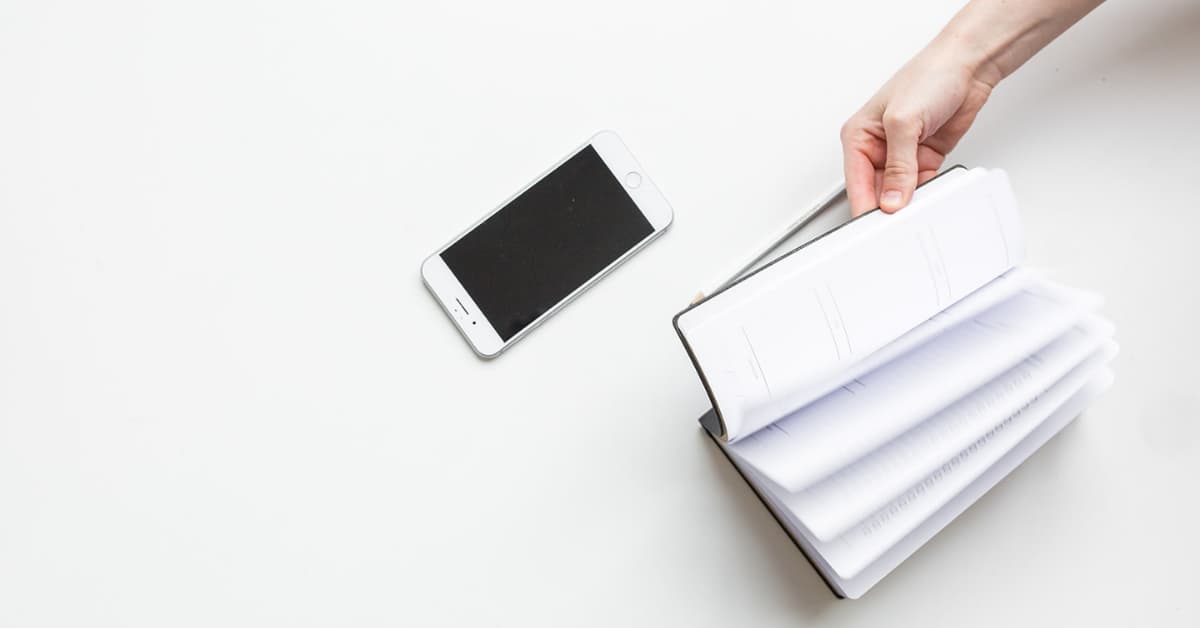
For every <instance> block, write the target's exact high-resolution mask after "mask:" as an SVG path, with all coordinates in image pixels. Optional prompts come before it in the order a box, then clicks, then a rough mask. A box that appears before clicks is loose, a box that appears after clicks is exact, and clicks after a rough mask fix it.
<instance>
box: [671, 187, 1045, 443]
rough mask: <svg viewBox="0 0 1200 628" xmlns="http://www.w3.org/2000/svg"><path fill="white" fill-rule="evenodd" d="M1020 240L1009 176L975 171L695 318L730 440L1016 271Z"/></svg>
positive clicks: (754, 281)
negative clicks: (952, 304)
mask: <svg viewBox="0 0 1200 628" xmlns="http://www.w3.org/2000/svg"><path fill="white" fill-rule="evenodd" d="M997 208H999V209H997ZM997 212H999V213H997ZM996 216H999V217H1000V219H1001V224H1000V226H999V227H997V223H996ZM1019 233H1020V221H1019V217H1018V216H1017V212H1016V205H1015V201H1014V200H1013V199H1012V194H1011V190H1010V189H1009V188H1008V183H1007V177H1006V176H1005V175H1004V173H1003V172H1001V171H985V170H973V171H971V172H969V173H968V174H965V175H962V176H960V177H958V178H957V179H954V180H952V181H950V182H949V183H946V184H945V185H944V186H942V187H940V188H933V189H930V190H925V191H924V194H923V195H922V197H921V198H920V199H918V200H916V201H914V203H913V204H912V205H911V206H910V207H908V208H906V209H905V210H904V211H903V212H899V213H897V214H894V215H886V214H883V213H882V212H876V213H872V214H868V215H866V216H863V217H861V218H859V219H858V220H856V221H854V222H852V223H850V224H848V225H846V226H845V227H843V228H842V229H841V230H839V231H837V232H835V233H833V234H831V235H829V236H827V237H825V238H822V239H820V240H818V241H817V242H815V243H813V244H812V245H809V246H808V247H805V248H804V249H801V250H800V251H798V252H796V253H795V254H793V255H791V256H789V257H786V258H784V259H783V260H781V261H780V262H779V263H777V264H776V265H774V266H772V267H771V268H768V269H766V270H764V271H763V272H761V273H759V274H757V275H754V276H752V277H750V278H748V279H746V280H745V281H743V282H742V283H739V284H737V285H735V286H733V287H731V288H730V289H728V290H726V291H725V292H723V293H720V294H717V295H715V296H714V297H713V298H712V299H711V300H710V301H707V302H704V303H701V304H700V305H699V306H697V307H696V308H694V309H693V310H689V311H688V312H685V313H684V314H683V315H681V316H680V317H679V320H678V324H679V327H680V331H681V334H683V336H684V338H685V341H686V342H687V343H688V345H689V348H690V349H691V351H692V354H693V356H694V357H695V359H696V362H697V364H699V365H701V367H702V368H703V369H704V373H705V378H706V380H707V385H708V387H709V389H710V392H711V393H712V396H713V399H714V401H715V403H716V406H717V409H718V411H719V412H720V414H721V417H722V419H723V420H724V422H725V426H726V430H727V433H728V438H729V440H731V441H735V440H737V439H738V438H740V437H743V436H745V435H746V434H749V433H752V432H753V431H755V430H758V429H761V428H763V427H765V426H766V425H768V424H770V423H771V422H773V421H774V420H775V419H777V418H778V417H780V416H782V415H783V414H786V413H787V412H790V411H792V410H795V409H796V408H798V407H800V406H801V405H803V404H804V403H805V402H807V401H808V400H811V399H812V398H814V395H813V389H814V388H813V387H814V386H815V385H818V384H823V383H824V382H825V381H826V380H827V379H828V378H829V377H830V376H831V374H834V373H838V372H845V371H846V370H847V369H851V368H853V367H854V366H855V365H856V364H858V363H861V362H862V361H864V360H867V359H869V357H870V356H871V355H872V354H874V353H875V352H877V351H879V350H880V349H881V348H883V347H885V346H886V345H887V344H889V343H891V342H892V341H894V340H896V339H897V338H899V337H901V336H903V335H904V334H906V333H908V332H909V331H910V330H912V329H914V328H916V327H917V326H918V325H920V324H921V323H923V322H925V321H927V320H929V319H931V318H933V317H934V316H935V315H936V314H937V313H938V312H940V311H942V310H943V309H945V308H946V307H947V306H948V305H950V304H951V303H954V302H956V301H958V300H959V299H962V298H963V297H965V296H967V295H968V294H971V293H973V292H974V291H976V290H978V289H979V288H981V287H982V286H984V285H985V284H987V283H988V282H990V281H992V280H993V279H995V278H996V277H998V276H999V275H1001V274H1003V273H1004V272H1006V271H1007V270H1009V269H1010V268H1012V266H1013V265H1014V264H1015V263H1017V262H1019V261H1020V258H1021V255H1022V254H1023V244H1022V242H1021V241H1020V235H1019ZM751 354H753V356H752V355H751ZM766 382H769V383H770V386H769V390H768V386H767V385H766V384H765V383H766Z"/></svg>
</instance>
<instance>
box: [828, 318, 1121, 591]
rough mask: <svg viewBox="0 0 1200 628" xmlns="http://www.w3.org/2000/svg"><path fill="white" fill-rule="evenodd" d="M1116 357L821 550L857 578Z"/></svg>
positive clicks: (1089, 368)
mask: <svg viewBox="0 0 1200 628" xmlns="http://www.w3.org/2000/svg"><path fill="white" fill-rule="evenodd" d="M1115 354H1116V344H1115V343H1111V342H1110V344H1109V345H1108V346H1107V347H1105V348H1103V349H1100V350H1099V351H1097V352H1096V353H1095V354H1094V355H1093V356H1091V357H1089V358H1087V359H1086V360H1085V361H1084V362H1083V364H1080V365H1079V366H1078V367H1076V368H1075V369H1072V370H1071V371H1070V372H1069V373H1068V374H1067V376H1066V377H1064V378H1062V379H1061V380H1059V381H1058V382H1057V383H1054V384H1053V385H1052V386H1050V387H1049V388H1048V389H1047V390H1045V391H1044V392H1043V393H1042V394H1040V395H1038V396H1037V397H1035V398H1034V399H1033V400H1032V401H1030V402H1028V403H1027V404H1025V405H1024V406H1023V407H1022V408H1020V409H1019V410H1018V411H1017V412H1016V413H1014V414H1012V415H1011V416H1009V417H1007V418H1005V419H1004V420H1003V421H1001V422H1000V423H998V424H996V425H995V426H993V427H992V428H991V429H989V430H988V431H987V432H985V433H984V434H983V435H981V436H979V437H978V438H977V439H976V440H975V441H974V442H972V443H971V444H970V445H969V446H967V447H966V448H964V449H963V450H961V451H959V452H958V453H956V454H955V455H954V456H952V457H951V458H950V459H948V460H946V461H945V462H944V463H943V464H942V465H940V466H939V467H938V468H937V469H936V470H934V471H933V473H931V474H929V475H928V476H927V477H925V478H924V479H922V480H921V481H920V482H918V483H916V484H915V485H913V486H912V487H910V488H909V489H908V490H906V491H904V492H903V493H902V494H901V495H900V496H899V497H897V498H896V499H895V500H893V501H891V502H890V503H888V504H887V505H886V506H884V507H883V508H881V509H879V510H878V511H876V512H875V513H873V514H872V515H871V516H870V517H868V518H867V519H865V520H864V521H862V522H860V523H859V524H858V525H856V526H855V527H854V528H852V529H851V530H849V531H848V532H846V533H845V534H843V535H842V536H840V537H838V538H837V539H835V540H833V541H831V542H828V543H822V542H819V543H817V548H818V550H819V551H820V552H821V554H822V555H823V556H824V557H825V559H826V560H827V561H829V564H830V565H831V566H832V567H833V568H834V570H835V571H836V572H837V573H838V575H839V576H841V577H843V578H852V577H854V576H855V575H857V574H858V573H859V572H860V571H862V569H863V568H865V567H866V566H868V565H869V564H870V563H872V562H873V561H875V560H877V559H878V558H879V557H880V556H882V555H883V553H884V552H886V551H887V550H888V548H890V547H892V546H894V545H895V544H897V543H898V542H900V540H901V539H903V538H904V537H905V536H906V535H907V534H909V533H910V532H912V531H913V530H914V529H916V528H917V527H918V526H920V525H921V523H922V522H924V521H925V520H926V519H927V518H929V517H930V516H931V515H933V513H935V512H936V511H937V510H938V509H939V508H941V507H942V506H943V505H945V504H946V503H948V502H949V501H950V500H951V499H952V498H953V497H954V496H955V495H957V494H958V493H959V492H961V491H962V490H963V489H964V488H965V487H966V486H967V485H968V484H970V483H971V482H972V481H974V480H975V479H976V478H978V477H979V476H980V475H982V474H983V473H984V472H985V471H986V470H987V469H988V468H989V467H990V466H992V465H993V464H994V463H995V462H997V461H998V460H999V459H1000V458H1001V457H1003V456H1004V454H1006V453H1007V452H1008V451H1009V450H1010V449H1012V448H1013V447H1015V446H1016V444H1017V443H1019V442H1020V441H1021V440H1022V439H1023V438H1024V437H1025V436H1027V435H1028V434H1029V433H1030V432H1032V431H1033V430H1034V429H1035V428H1037V427H1038V425H1040V424H1041V423H1042V422H1043V421H1044V420H1045V419H1046V418H1047V417H1049V416H1050V415H1051V414H1052V413H1053V412H1054V411H1055V410H1056V409H1057V408H1058V407H1059V406H1061V405H1063V404H1064V403H1066V402H1067V400H1068V399H1070V398H1071V397H1073V396H1074V395H1075V393H1077V392H1078V391H1079V390H1081V389H1082V388H1084V386H1086V385H1087V384H1088V382H1089V381H1091V380H1092V379H1094V378H1095V377H1097V375H1099V374H1100V373H1102V372H1104V371H1105V370H1106V368H1107V364H1108V362H1109V361H1110V360H1111V359H1112V357H1113V356H1114V355H1115Z"/></svg>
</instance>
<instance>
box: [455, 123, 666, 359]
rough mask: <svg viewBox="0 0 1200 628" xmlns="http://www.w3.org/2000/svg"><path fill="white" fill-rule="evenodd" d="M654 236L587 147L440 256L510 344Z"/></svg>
mask: <svg viewBox="0 0 1200 628" xmlns="http://www.w3.org/2000/svg"><path fill="white" fill-rule="evenodd" d="M653 231H654V229H653V228H652V227H651V226H650V222H649V221H648V220H646V217H645V216H644V215H643V214H642V211H641V210H640V209H638V207H637V205H636V204H635V203H634V202H633V199H632V198H630V196H629V194H628V193H627V192H626V191H625V188H624V186H622V185H621V182H620V181H618V180H617V178H616V177H615V176H613V173H612V171H611V170H609V168H608V166H607V165H605V163H604V161H603V160H602V159H601V158H600V155H599V154H598V153H597V152H596V149H595V148H593V147H592V146H591V145H588V146H586V147H584V148H583V149H582V150H580V151H579V152H578V153H576V154H575V155H573V156H572V157H571V158H569V159H567V160H566V161H565V162H563V163H562V165H560V166H559V167H557V168H555V169H554V170H553V171H552V172H550V174H548V175H546V176H545V178H543V179H542V180H540V181H538V182H537V183H535V184H534V185H533V186H532V187H530V188H529V189H528V190H526V191H525V192H523V193H521V195H520V196H518V197H516V198H515V199H513V200H512V201H511V202H509V203H508V204H507V205H505V206H504V207H503V208H501V209H500V210H499V211H497V212H496V213H495V214H492V215H491V216H490V217H488V219H487V220H484V221H483V222H482V223H480V224H479V225H478V226H476V227H475V228H474V229H472V230H471V231H470V232H469V233H467V234H466V235H464V236H463V237H462V238H460V239H459V240H458V241H457V242H455V243H454V244H452V245H450V247H449V248H447V249H446V250H445V251H443V252H442V259H443V260H444V261H445V262H446V266H448V267H449V268H450V270H451V271H452V272H453V273H454V275H455V277H457V278H458V280H459V282H460V283H462V285H463V288H465V289H466V291H467V293H468V294H470V295H471V298H472V299H474V300H475V303H476V304H477V305H478V306H479V309H480V310H482V312H483V315H484V316H485V317H486V318H487V319H488V322H490V323H491V324H492V327H493V328H495V330H496V332H497V333H498V334H499V335H500V338H501V339H502V340H504V341H507V340H508V339H509V338H512V337H513V336H515V335H516V334H517V333H518V332H520V331H521V330H522V329H524V328H525V327H527V326H528V325H529V324H530V323H532V322H533V321H535V320H537V318H538V317H540V316H541V315H542V314H544V313H546V311H547V310H549V309H550V308H552V307H554V306H555V305H557V304H558V303H559V302H560V301H562V300H563V299H565V298H566V297H567V296H569V295H570V294H571V293H572V292H574V291H575V290H576V289H577V288H579V287H580V286H582V285H583V284H585V283H587V281H588V280H589V279H591V278H592V277H594V276H595V275H596V274H597V273H599V272H600V271H602V270H604V269H605V268H606V267H608V265H609V264H612V263H613V262H614V261H616V260H617V259H618V258H620V257H621V256H622V255H624V254H625V253H626V252H627V251H629V250H630V249H631V248H633V247H634V246H635V245H637V244H638V243H639V242H641V241H642V240H643V239H645V238H646V237H647V236H649V235H650V234H651V233H652V232H653Z"/></svg>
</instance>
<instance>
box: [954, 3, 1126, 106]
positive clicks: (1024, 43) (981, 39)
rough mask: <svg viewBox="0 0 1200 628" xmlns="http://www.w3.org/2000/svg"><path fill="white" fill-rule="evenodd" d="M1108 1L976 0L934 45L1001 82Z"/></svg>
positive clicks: (984, 77) (985, 78)
mask: <svg viewBox="0 0 1200 628" xmlns="http://www.w3.org/2000/svg"><path fill="white" fill-rule="evenodd" d="M1102 1H1103V0H971V2H969V3H968V4H967V5H966V6H965V7H963V8H962V10H960V11H959V12H958V14H957V15H955V16H954V19H952V20H951V21H950V23H949V24H947V25H946V28H945V29H943V30H942V32H941V33H940V34H938V36H937V38H936V39H934V41H933V42H932V43H931V44H930V46H931V47H933V48H941V49H944V50H946V51H948V52H950V53H951V54H954V55H955V56H957V57H958V58H960V59H963V60H964V61H965V62H966V63H967V65H968V67H969V68H970V70H971V71H972V74H974V75H975V76H977V77H978V78H979V79H980V80H982V81H984V82H986V83H987V84H989V85H992V86H995V85H996V84H997V83H999V82H1000V80H1001V79H1003V78H1005V77H1007V76H1008V75H1010V74H1012V73H1013V72H1015V71H1016V70H1017V68H1019V67H1021V65H1022V64H1024V63H1025V62H1026V61H1028V60H1029V58H1030V57H1032V56H1033V55H1034V54H1036V53H1037V52H1038V51H1039V50H1041V49H1042V48H1044V47H1045V46H1046V44H1049V43H1050V42H1051V41H1053V40H1054V38H1056V37H1058V36H1059V35H1061V34H1062V33H1063V31H1065V30H1067V29H1068V28H1070V27H1071V25H1072V24H1074V23H1075V22H1078V21H1079V20H1080V19H1081V18H1083V16H1085V15H1087V14H1088V12H1090V11H1091V10H1092V9H1094V8H1096V7H1097V6H1099V5H1100V3H1101V2H1102Z"/></svg>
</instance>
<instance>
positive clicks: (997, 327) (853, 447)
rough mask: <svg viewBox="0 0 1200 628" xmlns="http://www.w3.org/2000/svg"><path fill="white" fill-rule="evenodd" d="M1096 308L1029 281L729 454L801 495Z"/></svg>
mask: <svg viewBox="0 0 1200 628" xmlns="http://www.w3.org/2000/svg"><path fill="white" fill-rule="evenodd" d="M972 298H973V297H972ZM1099 301H1100V298H1099V297H1098V296H1096V295H1093V294H1090V293H1086V292H1081V291H1077V290H1073V289H1070V288H1065V287H1062V286H1058V285H1055V284H1051V283H1049V282H1046V281H1039V282H1036V283H1033V284H1030V285H1029V286H1027V287H1026V288H1023V289H1022V290H1021V291H1020V292H1018V293H1017V294H1016V295H1014V296H1012V297H1011V298H1009V299H1007V300H1005V301H1003V302H1001V303H999V304H998V305H995V306H993V307H991V308H989V309H987V310H986V311H984V312H982V313H980V314H978V315H976V316H974V317H972V318H969V319H967V320H965V321H962V322H960V323H958V324H957V325H955V326H953V327H951V328H950V329H948V330H946V331H944V332H942V333H941V334H939V335H938V336H937V338H935V339H933V340H930V341H929V342H927V343H925V344H922V345H920V346H919V347H917V348H915V349H913V350H912V351H909V352H907V353H905V354H903V355H902V356H900V357H898V358H896V359H895V360H893V361H891V362H889V363H887V364H885V365H883V366H882V367H880V368H878V369H876V370H874V371H871V372H870V373H867V374H865V375H863V376H861V377H859V378H857V379H855V380H854V381H851V382H847V384H846V385H845V386H844V387H842V388H839V389H838V390H836V391H834V392H833V393H830V394H829V395H826V396H825V397H822V398H821V399H819V400H817V401H815V402H813V403H810V404H808V405H807V406H805V407H803V408H801V409H800V410H797V411H796V412H793V413H791V414H789V415H788V416H786V417H784V418H782V419H780V420H779V421H777V422H775V423H774V424H772V425H771V426H770V428H768V429H765V430H762V431H760V432H758V433H756V434H754V435H752V436H751V437H749V438H746V439H744V440H742V441H739V442H737V443H733V444H731V446H730V451H731V452H732V453H733V454H734V455H736V456H738V457H740V458H743V459H744V460H746V462H747V463H749V464H751V465H753V466H754V467H755V468H756V469H758V470H759V471H760V472H761V473H762V474H763V475H765V476H766V477H768V478H770V479H771V480H772V481H773V482H775V483H776V484H778V485H779V486H780V487H781V488H782V489H783V490H785V491H788V492H795V491H800V490H802V489H804V488H807V487H808V486H809V485H811V484H813V483H815V482H817V481H819V480H821V479H823V478H825V477H827V476H829V475H831V474H832V473H834V472H835V471H838V470H839V469H842V468H843V467H845V466H847V465H849V464H851V463H853V462H854V461H856V460H858V459H859V458H861V457H863V456H865V455H867V454H869V453H871V452H872V451H874V450H875V449H876V448H878V447H880V446H882V445H883V444H885V443H887V442H888V441H890V440H892V439H893V438H895V437H897V436H899V435H900V434H902V433H904V432H905V431H907V430H908V429H910V428H912V427H913V426H915V425H917V424H918V423H920V422H922V421H924V420H926V419H928V418H929V417H930V416H932V415H933V414H935V413H937V412H939V411H941V410H942V409H944V408H946V407H948V406H949V405H951V404H953V403H955V402H957V401H958V400H960V399H962V398H963V397H965V396H966V395H968V394H970V393H971V392H972V391H975V390H977V389H978V388H979V387H981V386H983V385H984V384H986V383H988V382H990V381H992V380H993V379H995V378H996V377H997V376H999V375H1000V374H1002V373H1004V372H1005V371H1007V370H1009V369H1011V368H1013V367H1014V366H1016V365H1018V364H1020V363H1021V362H1022V361H1024V360H1025V359H1026V358H1028V357H1029V356H1030V355H1032V354H1034V353H1035V352H1037V351H1038V350H1039V349H1041V348H1042V347H1045V346H1046V345H1048V344H1050V343H1051V342H1052V341H1054V340H1055V339H1057V338H1059V337H1060V336H1062V335H1063V334H1064V333H1065V332H1066V331H1067V330H1069V329H1070V328H1071V327H1072V326H1074V325H1075V324H1076V323H1077V322H1079V320H1080V319H1082V318H1083V317H1084V316H1085V314H1086V313H1087V312H1088V311H1090V310H1092V309H1093V308H1094V307H1096V306H1097V305H1098V304H1099ZM932 382H936V385H933V384H932Z"/></svg>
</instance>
